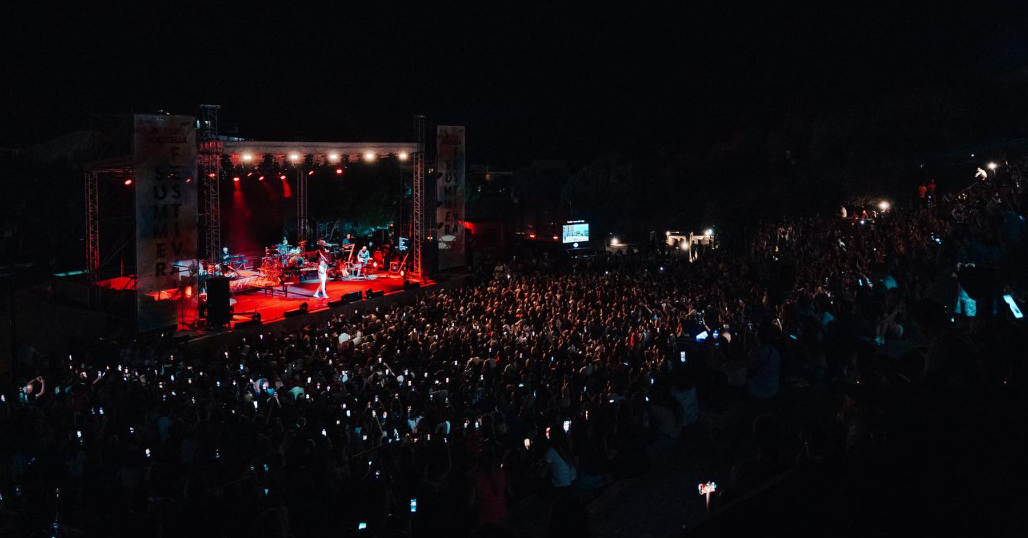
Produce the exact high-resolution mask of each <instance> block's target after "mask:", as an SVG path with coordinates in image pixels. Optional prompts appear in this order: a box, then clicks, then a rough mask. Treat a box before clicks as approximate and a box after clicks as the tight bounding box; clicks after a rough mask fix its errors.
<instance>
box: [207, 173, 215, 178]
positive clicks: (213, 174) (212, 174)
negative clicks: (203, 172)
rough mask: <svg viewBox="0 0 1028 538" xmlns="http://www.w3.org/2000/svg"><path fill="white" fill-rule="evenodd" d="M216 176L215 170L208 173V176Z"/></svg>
mask: <svg viewBox="0 0 1028 538" xmlns="http://www.w3.org/2000/svg"><path fill="white" fill-rule="evenodd" d="M214 176H215V173H214V172H211V173H210V174H207V177H214Z"/></svg>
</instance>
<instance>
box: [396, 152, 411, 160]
mask: <svg viewBox="0 0 1028 538" xmlns="http://www.w3.org/2000/svg"><path fill="white" fill-rule="evenodd" d="M397 157H398V158H399V159H400V160H401V161H406V160H407V157H410V155H408V154H407V152H406V151H401V152H400V153H399V154H398V155H397Z"/></svg>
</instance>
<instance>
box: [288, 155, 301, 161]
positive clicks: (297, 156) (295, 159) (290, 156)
mask: <svg viewBox="0 0 1028 538" xmlns="http://www.w3.org/2000/svg"><path fill="white" fill-rule="evenodd" d="M289 160H290V161H293V162H294V163H295V162H297V161H299V160H300V154H299V153H290V154H289Z"/></svg>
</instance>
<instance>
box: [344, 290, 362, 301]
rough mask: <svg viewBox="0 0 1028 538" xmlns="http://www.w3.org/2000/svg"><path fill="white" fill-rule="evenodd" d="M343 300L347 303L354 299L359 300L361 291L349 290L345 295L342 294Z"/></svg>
mask: <svg viewBox="0 0 1028 538" xmlns="http://www.w3.org/2000/svg"><path fill="white" fill-rule="evenodd" d="M343 300H344V301H346V302H348V303H352V302H354V301H359V300H361V292H359V291H351V292H350V293H347V294H346V295H343Z"/></svg>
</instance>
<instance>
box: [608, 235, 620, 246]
mask: <svg viewBox="0 0 1028 538" xmlns="http://www.w3.org/2000/svg"><path fill="white" fill-rule="evenodd" d="M620 244H621V241H618V238H616V237H612V238H611V239H610V246H612V247H616V246H618V245H620Z"/></svg>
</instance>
